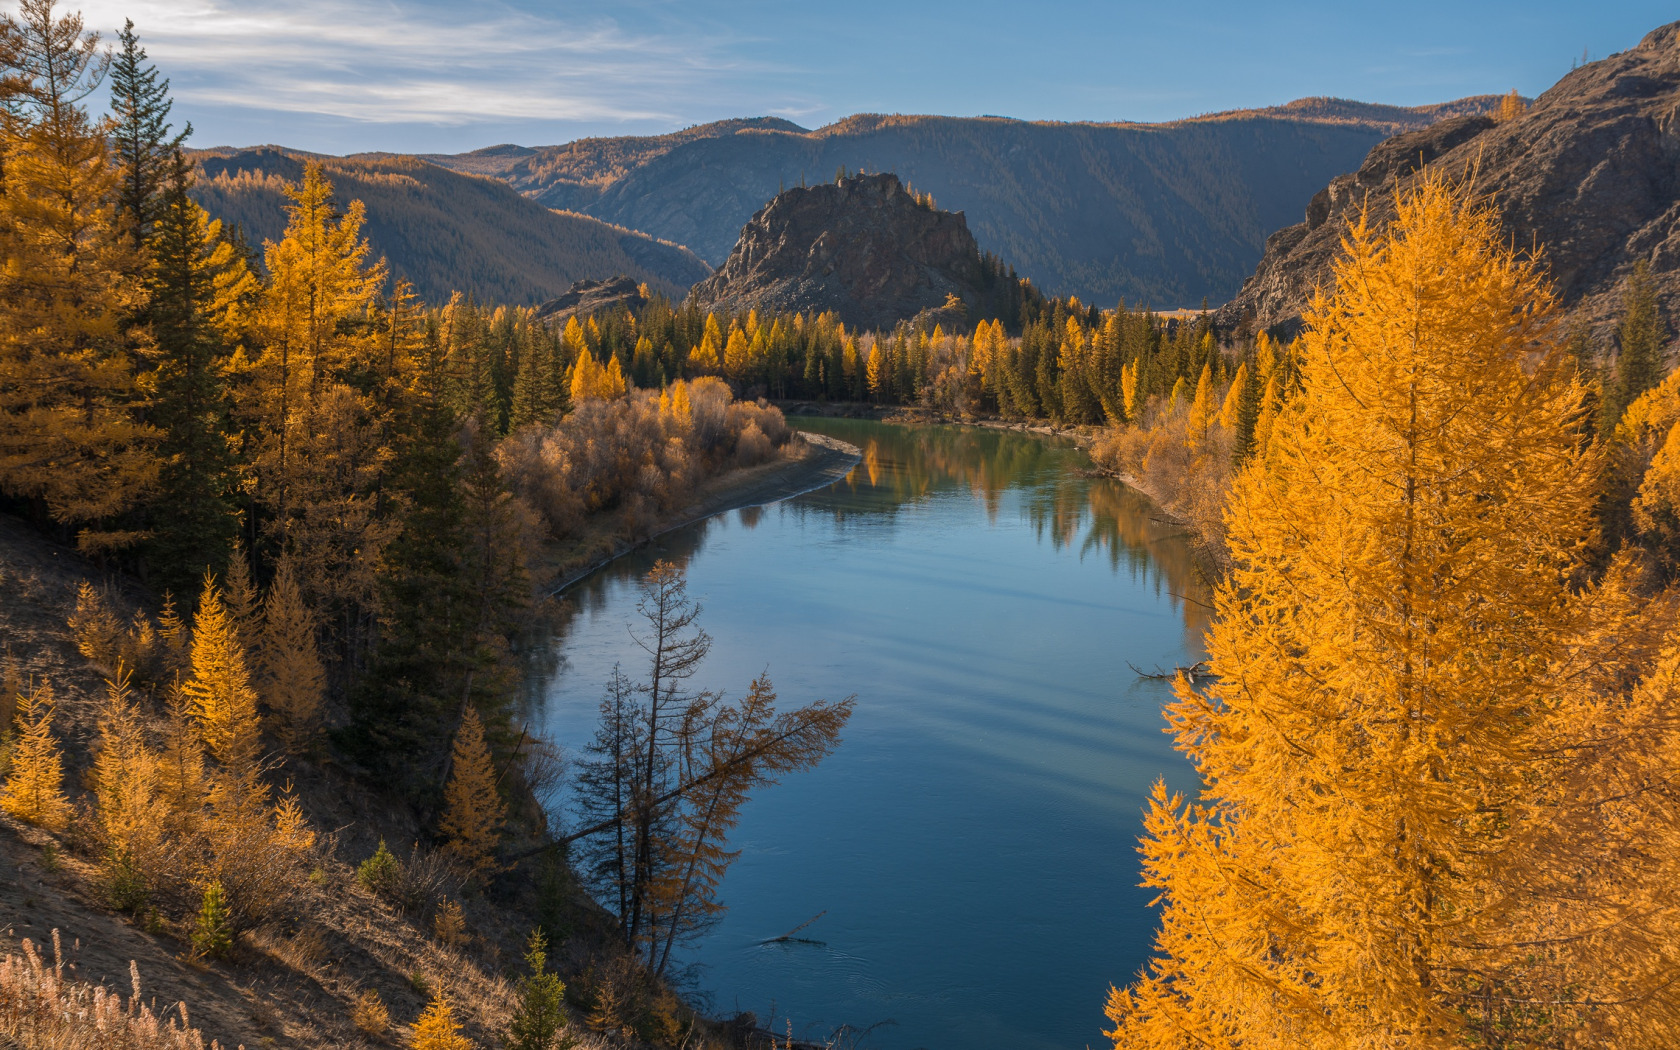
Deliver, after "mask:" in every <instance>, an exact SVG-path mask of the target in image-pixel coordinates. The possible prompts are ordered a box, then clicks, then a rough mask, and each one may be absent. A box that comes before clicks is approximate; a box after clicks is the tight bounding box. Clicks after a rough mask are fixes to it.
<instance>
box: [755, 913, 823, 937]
mask: <svg viewBox="0 0 1680 1050" xmlns="http://www.w3.org/2000/svg"><path fill="white" fill-rule="evenodd" d="M827 914H828V909H827V908H824V909H823V910H822V911H819V912H817V913H816V914H815V915H813V916H811V917H810V918H809V919H806V920H805V921H804V922H802V923H800V924H799V925H798V926H795V927H794V928H793V929H791V930H789V931H788V932H786V933H784V934H782V935H781V936H780V937H772V938H770V939H769V940H767V941H759V942H758V943H760V944H784V943H786V942H788V941H791V940H794V936H793V935H794V934H796V933H798V932H799V931H800V930H803V929H804V928H805V927H807V926H809V925H811V924H812V923H813V922H816V921H817V920H818V919H820V918H822V917H823V916H824V915H827ZM798 940H799V942H800V943H801V944H819V943H821V942H819V941H807V940H806V939H805V938H803V937H801V938H799V939H798Z"/></svg>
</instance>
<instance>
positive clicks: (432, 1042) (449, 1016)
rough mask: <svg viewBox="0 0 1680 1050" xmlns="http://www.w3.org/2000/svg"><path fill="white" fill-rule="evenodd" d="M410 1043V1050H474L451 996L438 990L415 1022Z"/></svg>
mask: <svg viewBox="0 0 1680 1050" xmlns="http://www.w3.org/2000/svg"><path fill="white" fill-rule="evenodd" d="M408 1045H409V1047H410V1050H472V1045H473V1044H472V1042H471V1041H470V1040H468V1039H467V1037H466V1036H464V1035H462V1034H461V1026H460V1025H459V1024H457V1023H456V1021H455V1011H454V1009H453V1008H452V1007H451V1006H450V1005H449V997H448V996H446V995H444V994H443V993H442V992H438V993H437V994H436V995H433V996H432V1001H431V1002H429V1003H427V1004H426V1012H425V1013H423V1014H421V1015H420V1019H419V1020H418V1021H415V1022H414V1031H413V1033H412V1034H411V1035H410V1036H409V1039H408Z"/></svg>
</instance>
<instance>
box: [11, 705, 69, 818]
mask: <svg viewBox="0 0 1680 1050" xmlns="http://www.w3.org/2000/svg"><path fill="white" fill-rule="evenodd" d="M52 719H53V693H52V686H50V685H48V684H47V683H46V682H42V683H41V684H40V685H37V686H35V687H34V688H32V689H30V690H29V691H28V692H27V693H25V694H24V695H23V702H22V703H21V704H19V705H18V713H17V722H18V727H19V730H20V731H19V733H18V740H17V744H16V747H15V748H14V750H13V751H12V769H11V773H10V774H9V775H8V776H7V777H6V784H5V786H4V787H0V809H3V810H5V811H6V812H7V813H10V814H11V815H12V816H14V817H16V818H17V819H19V820H21V821H24V822H25V823H28V824H34V825H37V826H39V827H43V828H46V829H47V830H48V831H63V830H64V829H65V827H67V826H68V825H69V823H70V801H69V800H68V799H66V798H65V797H64V758H63V756H62V755H60V754H59V751H58V741H57V740H55V739H53V732H52Z"/></svg>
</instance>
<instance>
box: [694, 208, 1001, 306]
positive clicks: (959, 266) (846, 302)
mask: <svg viewBox="0 0 1680 1050" xmlns="http://www.w3.org/2000/svg"><path fill="white" fill-rule="evenodd" d="M982 281H983V275H982V272H981V264H980V251H979V248H978V247H977V246H976V245H975V243H974V235H973V234H971V233H969V232H968V223H967V221H965V220H964V218H963V214H962V212H949V211H940V210H938V209H937V208H935V207H934V206H933V205H932V204H931V203H928V202H927V201H926V199H925V198H923V199H922V200H917V199H916V197H915V196H914V195H912V194H911V193H910V192H909V191H907V190H906V189H905V188H904V185H903V184H902V183H900V182H899V181H898V176H896V175H892V174H882V175H854V176H851V177H849V178H844V179H841V180H838V181H837V182H834V183H829V184H825V185H821V186H811V187H809V188H807V187H803V186H802V187H797V188H795V189H791V190H786V191H784V192H782V193H780V194H778V195H777V196H776V197H775V199H774V200H772V201H771V202H770V203H769V204H766V205H765V206H764V207H763V208H762V209H760V210H759V212H758V214H756V215H754V216H753V217H752V219H751V220H750V221H749V222H748V223H747V225H746V226H745V227H744V228H743V229H742V230H741V236H740V239H739V240H738V241H737V242H736V245H735V250H734V251H732V252H730V254H729V258H728V260H727V261H725V262H724V264H723V265H722V266H721V267H719V268H718V271H717V272H716V273H714V274H713V275H712V276H711V277H710V278H708V279H706V280H704V281H702V282H700V283H699V284H697V285H695V286H694V290H693V292H691V293H690V300H691V301H692V302H694V303H695V304H697V305H699V306H701V307H704V308H706V309H715V310H727V311H733V312H739V313H744V312H746V311H747V310H753V309H756V310H760V311H768V312H777V313H782V312H796V311H797V312H805V313H821V312H824V311H833V312H834V313H835V314H836V315H837V316H838V317H839V318H840V320H841V321H842V322H844V323H845V324H846V325H847V326H848V327H851V328H872V329H886V328H891V327H893V326H894V325H895V324H897V323H898V322H899V321H902V320H908V319H909V318H912V317H914V316H916V314H918V313H920V312H921V311H923V310H930V309H938V308H940V307H943V306H944V305H945V304H946V302H947V300H948V299H949V297H951V296H956V297H957V298H958V299H959V300H961V301H963V302H964V303H969V304H978V303H979V302H980V300H981V298H982V292H981V284H982Z"/></svg>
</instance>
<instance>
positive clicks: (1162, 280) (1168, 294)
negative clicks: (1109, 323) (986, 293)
mask: <svg viewBox="0 0 1680 1050" xmlns="http://www.w3.org/2000/svg"><path fill="white" fill-rule="evenodd" d="M1497 101H1498V99H1497V98H1495V97H1492V96H1484V97H1479V98H1472V99H1462V100H1460V101H1459V102H1456V103H1448V104H1445V105H1443V106H1422V107H1415V108H1405V107H1397V106H1372V105H1369V104H1366V103H1360V102H1350V101H1347V100H1343V99H1302V100H1300V101H1298V102H1295V103H1291V104H1290V105H1288V106H1279V107H1272V108H1269V109H1256V110H1245V111H1241V112H1235V113H1220V114H1210V115H1208V116H1203V117H1198V118H1195V119H1193V120H1183V121H1175V122H1171V123H1164V124H1138V123H1126V122H1115V123H1078V124H1074V123H1057V122H1051V121H1026V120H1012V119H1009V118H1005V117H972V118H969V117H940V116H901V115H891V116H888V115H881V114H860V115H857V116H852V117H847V118H846V119H844V120H841V121H838V122H836V123H834V124H831V125H828V126H827V127H823V128H818V129H816V130H814V131H807V130H805V129H803V128H800V127H798V126H796V125H793V124H790V123H788V122H787V121H781V120H774V119H770V118H761V119H756V120H736V121H721V122H719V123H716V124H708V125H703V126H701V127H696V128H689V129H687V130H685V131H681V132H677V133H675V134H672V135H661V136H649V137H642V138H612V139H583V140H579V141H577V142H573V143H568V144H566V145H561V146H541V147H536V148H534V149H532V150H529V151H520V150H519V149H518V148H517V147H515V148H509V147H505V146H502V147H491V149H490V150H486V151H480V152H479V153H470V154H461V155H459V156H455V157H447V156H439V157H432V158H429V159H431V160H434V161H435V162H437V163H439V164H444V165H447V166H451V167H459V168H461V170H466V171H473V172H477V173H481V174H486V175H495V176H496V177H498V178H502V179H504V180H506V181H507V182H508V183H509V184H510V185H512V186H513V187H514V188H515V189H517V190H519V191H520V192H521V193H524V194H526V195H527V196H529V197H531V198H533V199H534V200H538V201H541V202H542V203H544V204H547V205H549V206H550V207H554V208H569V209H572V210H574V211H580V212H585V213H587V214H590V215H594V216H597V217H599V218H602V219H606V220H608V221H609V222H615V223H618V224H620V225H623V226H627V227H629V228H631V229H636V230H645V231H646V232H648V233H650V234H652V235H654V236H655V237H663V238H665V239H667V240H670V241H674V242H676V243H678V244H685V245H687V246H688V247H690V248H692V249H694V250H695V251H696V252H697V253H699V254H700V255H701V256H702V257H703V258H705V259H707V260H708V261H709V262H711V263H713V264H717V263H719V262H721V261H722V260H723V259H724V258H726V257H727V256H728V254H729V252H730V251H731V249H732V248H733V247H734V245H735V239H736V237H737V235H738V234H739V232H740V230H741V226H742V224H743V223H745V222H746V221H747V218H748V217H749V216H751V215H752V214H753V213H754V212H755V211H757V210H758V209H759V208H761V207H763V205H764V202H765V201H767V200H769V199H770V198H771V197H773V196H775V195H776V194H777V193H778V192H780V188H781V187H784V186H796V185H801V184H804V183H805V182H806V181H807V180H809V181H821V180H826V179H828V178H829V177H831V176H832V175H833V173H834V172H835V171H837V170H840V169H841V168H844V169H845V170H848V171H893V172H897V173H898V175H899V177H900V178H902V179H904V180H905V181H906V182H908V183H909V184H910V185H912V186H914V187H915V188H916V189H918V190H922V191H927V192H931V193H932V194H933V195H934V197H935V198H936V199H937V200H938V201H939V203H940V204H941V205H942V206H944V207H947V208H951V209H953V210H961V211H962V212H963V213H964V214H965V215H966V216H967V217H968V222H969V224H970V228H971V229H972V230H973V232H974V235H975V237H976V239H977V240H978V241H979V242H980V244H981V245H982V246H984V247H985V248H986V250H988V251H991V252H996V253H997V254H999V255H1001V256H1003V257H1004V258H1006V259H1008V260H1009V261H1010V262H1011V263H1012V264H1013V265H1014V266H1015V267H1016V268H1017V269H1018V270H1019V271H1020V273H1021V275H1022V276H1024V277H1027V278H1030V279H1031V280H1032V281H1033V283H1034V284H1036V285H1037V286H1039V287H1040V288H1044V289H1046V290H1049V291H1054V292H1058V293H1063V294H1073V295H1078V296H1079V297H1080V298H1081V299H1084V300H1086V301H1087V302H1096V303H1101V304H1103V305H1105V306H1109V305H1113V304H1114V303H1115V302H1116V301H1117V300H1119V299H1120V298H1122V297H1124V298H1125V299H1126V301H1127V302H1129V303H1132V304H1139V303H1144V302H1147V303H1149V304H1150V305H1153V306H1156V307H1162V308H1171V307H1175V306H1191V307H1193V306H1195V305H1197V304H1198V303H1200V302H1201V301H1202V299H1203V298H1204V297H1206V298H1208V299H1211V300H1212V301H1214V302H1223V301H1225V300H1226V299H1228V298H1230V297H1231V296H1232V295H1235V294H1236V292H1237V289H1238V288H1239V287H1241V285H1242V280H1243V278H1244V277H1246V276H1248V275H1249V274H1250V273H1252V272H1253V270H1254V264H1255V263H1257V262H1258V261H1259V260H1260V256H1261V253H1262V251H1263V250H1264V247H1265V241H1266V235H1267V234H1268V233H1270V232H1271V231H1273V230H1275V229H1277V228H1278V227H1280V226H1284V225H1287V224H1288V223H1290V222H1294V221H1295V220H1296V218H1297V217H1298V216H1299V215H1300V214H1301V209H1302V208H1303V207H1305V206H1306V203H1307V200H1308V198H1310V197H1311V196H1312V195H1313V193H1314V192H1315V191H1316V190H1318V189H1319V188H1320V187H1322V186H1323V185H1324V184H1325V183H1326V182H1328V181H1329V180H1330V179H1331V178H1333V177H1334V176H1336V175H1340V174H1342V173H1343V172H1347V171H1352V170H1353V169H1354V168H1356V167H1358V166H1359V161H1360V159H1361V158H1362V157H1364V156H1365V154H1366V153H1367V152H1369V151H1370V149H1371V147H1372V146H1375V145H1376V144H1377V143H1378V142H1381V141H1382V140H1383V139H1385V138H1387V137H1388V136H1390V135H1392V134H1394V133H1395V132H1396V131H1400V130H1405V129H1412V128H1420V127H1424V126H1426V125H1428V124H1431V123H1433V122H1434V121H1436V120H1437V119H1440V118H1442V117H1445V116H1451V115H1458V114H1460V113H1465V112H1484V111H1486V110H1487V109H1489V108H1490V107H1492V106H1493V105H1495V104H1496V103H1497Z"/></svg>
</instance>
